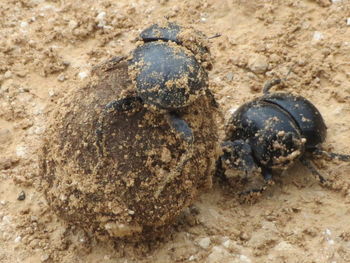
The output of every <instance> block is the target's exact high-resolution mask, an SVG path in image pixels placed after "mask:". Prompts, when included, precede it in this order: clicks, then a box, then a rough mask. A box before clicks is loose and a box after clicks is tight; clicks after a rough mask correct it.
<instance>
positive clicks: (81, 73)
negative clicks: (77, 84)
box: [78, 71, 89, 79]
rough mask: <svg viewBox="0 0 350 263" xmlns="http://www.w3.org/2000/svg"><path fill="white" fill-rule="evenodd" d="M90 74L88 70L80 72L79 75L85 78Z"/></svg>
mask: <svg viewBox="0 0 350 263" xmlns="http://www.w3.org/2000/svg"><path fill="white" fill-rule="evenodd" d="M88 75H89V74H88V73H87V72H86V71H82V72H79V74H78V76H79V78H80V79H85V78H87V76H88Z"/></svg>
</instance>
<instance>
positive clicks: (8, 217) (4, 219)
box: [2, 216, 12, 224]
mask: <svg viewBox="0 0 350 263" xmlns="http://www.w3.org/2000/svg"><path fill="white" fill-rule="evenodd" d="M2 221H3V222H4V223H5V224H9V223H11V221H12V217H11V216H3V218H2Z"/></svg>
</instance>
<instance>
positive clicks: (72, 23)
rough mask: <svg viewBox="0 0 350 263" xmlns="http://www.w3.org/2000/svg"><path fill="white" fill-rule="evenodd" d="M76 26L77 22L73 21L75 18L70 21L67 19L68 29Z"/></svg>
mask: <svg viewBox="0 0 350 263" xmlns="http://www.w3.org/2000/svg"><path fill="white" fill-rule="evenodd" d="M77 26H78V22H77V21H75V20H71V21H69V23H68V27H69V28H70V29H74V28H76V27H77Z"/></svg>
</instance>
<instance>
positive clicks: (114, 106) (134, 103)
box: [95, 97, 142, 155]
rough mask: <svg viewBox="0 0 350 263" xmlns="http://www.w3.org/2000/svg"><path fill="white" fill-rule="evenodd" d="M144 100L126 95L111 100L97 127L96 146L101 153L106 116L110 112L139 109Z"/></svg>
mask: <svg viewBox="0 0 350 263" xmlns="http://www.w3.org/2000/svg"><path fill="white" fill-rule="evenodd" d="M141 104H142V100H141V98H139V97H126V98H123V99H119V100H114V101H111V102H109V103H108V104H107V105H106V106H105V107H104V109H103V110H102V112H101V115H100V117H99V118H98V122H97V127H96V131H95V132H96V146H97V149H98V152H99V154H101V155H103V152H104V151H103V147H102V143H103V130H104V126H105V118H106V116H108V115H109V114H118V113H132V112H136V111H138V110H139V107H140V105H141Z"/></svg>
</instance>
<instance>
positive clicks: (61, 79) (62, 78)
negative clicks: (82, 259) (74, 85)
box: [57, 74, 66, 82]
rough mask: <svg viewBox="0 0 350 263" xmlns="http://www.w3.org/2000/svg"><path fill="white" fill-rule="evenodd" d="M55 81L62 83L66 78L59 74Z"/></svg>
mask: <svg viewBox="0 0 350 263" xmlns="http://www.w3.org/2000/svg"><path fill="white" fill-rule="evenodd" d="M57 80H58V81H61V82H63V81H65V80H66V76H65V75H64V74H60V75H59V76H58V77H57Z"/></svg>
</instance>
